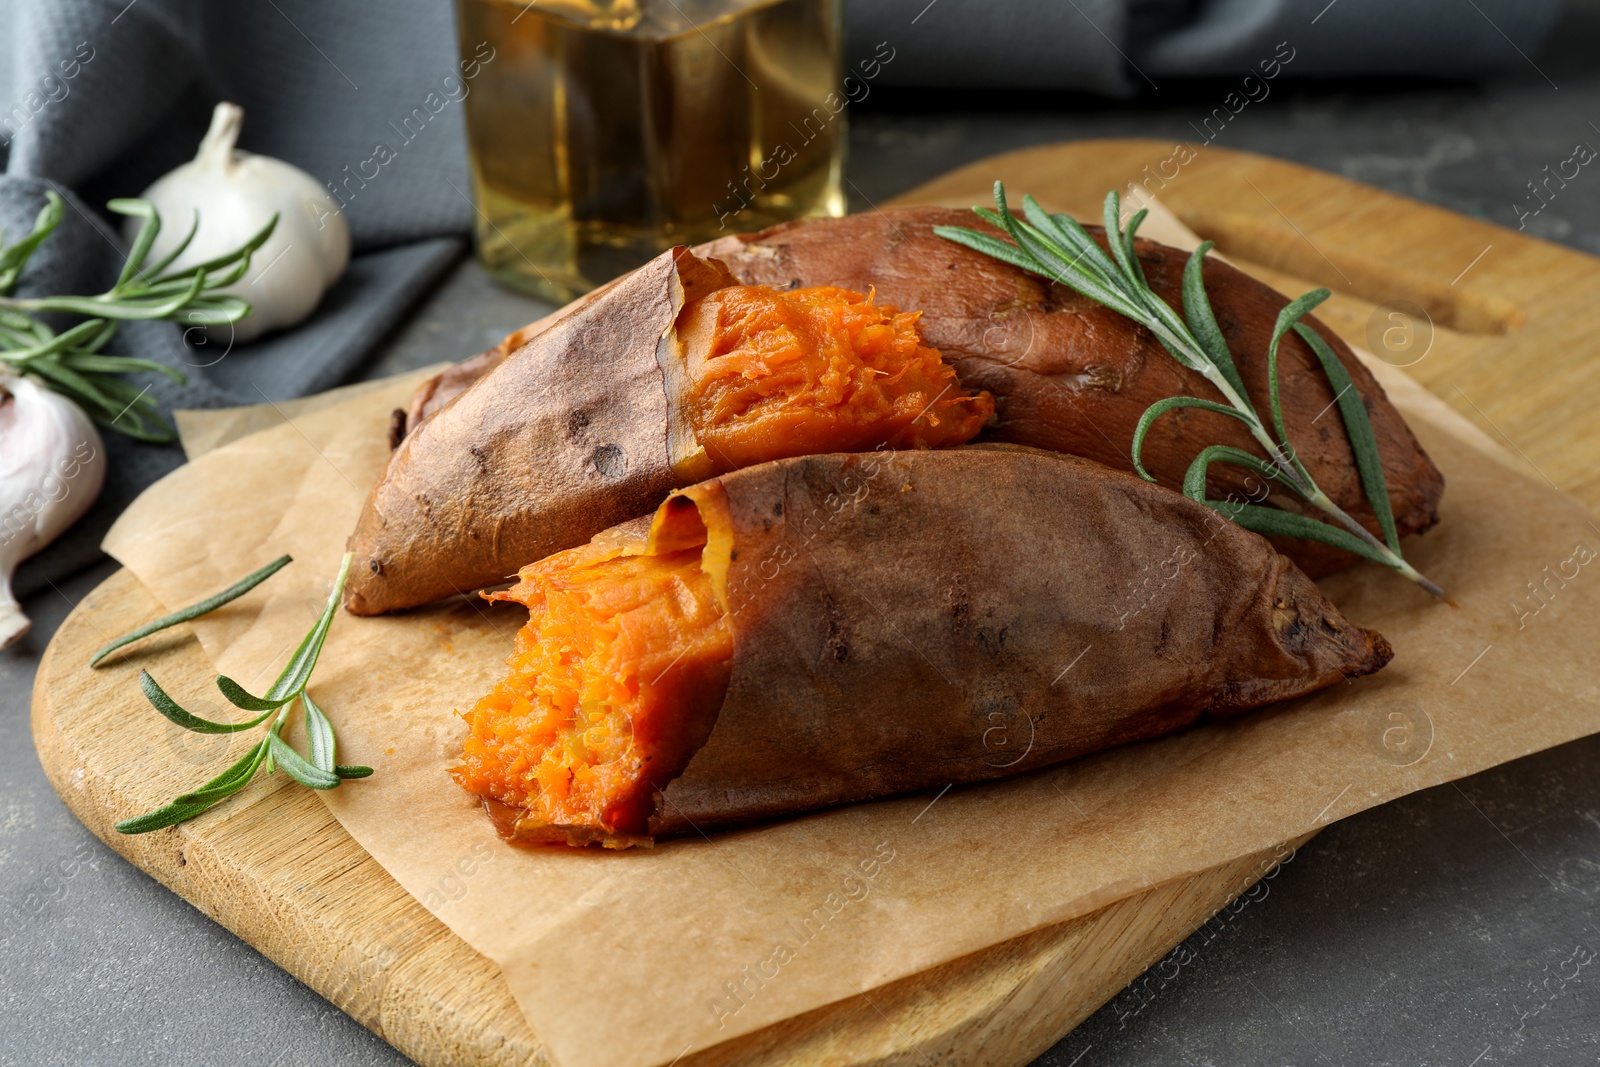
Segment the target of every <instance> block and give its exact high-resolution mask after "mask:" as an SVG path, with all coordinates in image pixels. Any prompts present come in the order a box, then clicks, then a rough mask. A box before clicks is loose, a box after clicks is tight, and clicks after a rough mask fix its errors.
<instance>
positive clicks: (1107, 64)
mask: <svg viewBox="0 0 1600 1067" xmlns="http://www.w3.org/2000/svg"><path fill="white" fill-rule="evenodd" d="M534 2H536V0H534ZM845 8H846V25H847V32H848V44H847V53H848V54H847V56H846V59H847V62H848V63H849V65H850V68H851V69H855V68H856V66H857V65H858V64H857V61H858V60H860V59H862V58H863V57H876V59H877V60H878V61H879V62H878V65H877V66H876V67H874V68H873V69H874V73H875V81H876V82H877V83H878V84H888V85H894V84H898V85H914V86H951V87H954V86H990V87H1011V88H1041V89H1073V90H1083V91H1089V92H1096V93H1101V94H1107V95H1113V96H1117V95H1127V94H1129V93H1131V92H1134V91H1137V90H1138V89H1139V88H1140V86H1141V85H1143V84H1145V83H1146V82H1148V83H1149V84H1150V85H1157V84H1158V83H1159V82H1160V81H1161V80H1163V79H1167V78H1173V77H1182V76H1189V75H1208V76H1209V75H1227V76H1235V75H1243V74H1246V73H1250V72H1251V71H1253V70H1255V69H1257V66H1258V64H1259V63H1261V62H1262V61H1266V60H1270V59H1272V58H1273V57H1274V56H1281V52H1280V48H1281V46H1282V43H1283V42H1288V46H1289V47H1290V48H1292V49H1293V50H1294V52H1295V58H1294V60H1293V66H1292V68H1289V73H1291V74H1292V75H1294V76H1303V75H1337V74H1402V75H1403V74H1423V75H1461V76H1472V75H1480V74H1483V73H1486V72H1489V71H1493V70H1496V69H1499V68H1501V67H1505V66H1507V65H1510V64H1516V63H1519V62H1522V57H1521V56H1520V55H1519V53H1518V49H1521V50H1522V51H1525V52H1531V51H1532V50H1533V48H1534V47H1535V46H1536V44H1537V43H1538V40H1539V38H1540V37H1541V36H1542V35H1543V34H1544V33H1545V32H1546V31H1547V30H1548V28H1549V26H1550V24H1551V22H1552V21H1553V19H1554V17H1555V15H1556V14H1557V12H1558V9H1559V2H1558V0H1474V2H1473V3H1470V4H1463V3H1460V2H1459V0H1405V2H1396V0H1333V2H1332V3H1328V2H1327V0H1307V2H1293V0H845ZM0 19H3V22H0V24H3V25H5V26H6V27H7V31H8V32H7V34H6V37H5V38H4V39H3V40H0V143H3V144H4V145H5V173H4V175H3V176H0V226H3V227H4V230H5V232H6V233H7V234H9V235H12V236H13V237H15V236H16V235H19V234H21V233H24V232H26V231H27V229H28V228H29V226H30V225H31V223H32V219H33V217H34V215H35V214H36V213H37V212H38V210H39V207H40V205H41V204H42V203H43V197H44V190H45V189H46V188H47V187H54V188H55V189H56V190H57V191H58V192H60V193H62V195H63V196H64V197H66V199H67V202H68V204H69V205H70V210H69V211H68V212H67V213H66V216H65V218H64V220H63V222H62V224H61V227H60V228H59V229H58V230H57V232H56V233H55V235H54V236H52V237H51V238H50V240H49V241H48V242H47V243H46V244H45V246H44V247H43V248H42V249H41V251H40V252H39V253H38V254H37V255H36V256H35V257H34V259H33V261H32V262H31V264H30V266H29V270H28V272H27V274H26V276H25V277H24V279H23V284H22V286H21V287H20V289H19V291H21V292H25V293H33V294H44V293H65V292H76V293H90V292H95V291H98V290H99V289H100V288H102V287H104V286H106V285H108V284H110V282H111V281H112V280H114V278H115V277H116V274H117V271H118V269H119V268H120V265H121V263H122V257H123V254H124V250H123V248H122V247H121V245H122V242H121V236H120V233H119V232H118V230H117V229H116V228H114V227H113V226H112V224H111V223H110V222H109V221H107V218H106V216H104V215H103V214H102V212H101V208H102V207H103V205H104V203H105V201H106V200H108V199H110V198H112V197H116V196H135V195H137V194H138V193H139V192H140V191H141V190H143V189H144V188H145V187H146V186H147V185H148V184H149V183H150V182H152V181H154V180H155V179H156V178H157V177H159V176H160V175H162V174H164V173H165V172H166V171H168V170H170V169H171V168H172V167H174V166H176V165H178V164H179V163H181V162H183V161H185V160H187V159H189V158H191V157H192V156H193V154H194V151H195V148H196V146H197V145H198V144H199V141H200V138H201V136H202V134H203V133H204V132H205V127H206V123H207V120H208V119H209V116H210V112H211V107H212V105H213V104H214V103H215V102H216V101H218V100H222V99H227V100H232V101H234V102H236V103H238V104H240V105H242V106H243V107H244V109H245V122H244V132H243V136H242V137H241V140H240V146H241V147H242V148H244V149H246V150H248V151H252V152H259V153H263V154H266V155H271V156H276V157H278V158H280V159H284V160H287V161H289V162H291V163H293V164H295V165H296V166H298V167H300V168H302V169H304V170H305V171H307V172H308V173H310V174H311V175H312V176H313V177H315V178H317V179H319V180H321V181H323V182H324V183H326V185H327V186H328V187H329V189H330V190H331V191H333V192H335V194H336V196H337V197H338V199H339V200H340V201H341V202H343V203H344V204H345V207H344V214H345V218H346V220H347V222H348V223H349V226H350V231H351V236H352V238H353V240H354V249H355V252H356V256H355V258H354V259H353V260H352V262H351V266H350V270H349V272H348V273H347V274H346V275H345V277H344V278H343V280H342V281H341V282H340V283H339V284H338V285H337V286H336V287H335V288H334V289H333V291H331V292H330V293H329V294H328V295H327V297H326V298H325V299H324V302H323V304H322V306H321V307H320V308H319V309H318V311H317V313H316V314H315V315H314V316H313V317H312V318H311V319H310V320H309V321H307V322H306V323H304V324H302V325H301V326H299V327H297V328H296V329H294V330H292V331H289V332H287V333H283V334H280V335H277V336H274V337H267V338H263V339H262V340H260V341H258V342H256V343H253V344H250V345H240V346H238V347H236V348H234V349H231V350H229V349H224V350H223V351H220V352H219V351H218V348H217V346H216V345H214V344H212V345H205V346H198V347H197V346H193V345H190V344H186V343H185V341H184V339H183V336H182V335H181V333H180V331H179V329H178V328H177V327H176V326H173V325H170V324H166V323H159V322H145V323H125V324H124V325H123V326H122V327H121V328H120V330H119V333H118V336H117V338H116V340H115V342H114V343H113V347H112V351H114V352H117V353H121V354H124V355H137V356H140V357H142V358H145V359H154V360H159V361H161V362H163V363H166V364H169V365H171V366H174V367H177V368H179V369H180V370H182V371H184V373H185V374H187V375H188V378H189V382H188V384H187V385H185V386H181V387H180V386H174V385H172V384H171V383H169V382H166V381H165V380H164V379H160V378H154V377H152V379H151V385H152V393H153V395H155V396H156V397H158V398H159V400H160V401H161V403H162V406H163V408H164V409H166V410H167V411H168V412H169V413H170V411H171V409H172V408H173V407H213V406H219V405H227V404H240V403H260V402H261V401H262V400H263V399H268V400H278V399H283V398H287V397H293V396H299V395H303V394H306V393H310V392H315V391H317V390H320V389H325V388H328V387H329V386H332V385H336V384H338V383H339V382H341V381H343V380H345V379H346V378H348V377H350V376H351V375H353V374H354V373H356V372H357V371H358V370H359V368H360V366H361V364H362V361H363V360H364V359H365V358H366V357H367V356H368V354H369V353H370V352H371V351H372V349H373V348H374V347H375V346H376V345H377V344H378V343H379V342H380V341H381V340H382V339H383V338H384V337H385V336H386V334H387V333H388V332H389V331H390V330H391V329H392V328H393V327H394V325H395V324H396V323H397V322H398V321H399V320H400V319H401V317H402V316H403V315H404V314H405V312H406V309H407V308H408V307H409V306H411V304H412V303H413V302H414V301H415V300H416V299H417V298H418V297H419V296H420V295H421V294H422V293H423V292H424V291H425V290H426V289H427V288H428V286H429V285H430V284H431V283H432V281H433V280H434V279H435V278H436V277H437V276H438V275H439V274H440V273H441V272H442V271H443V270H444V269H446V268H447V267H448V266H449V264H450V263H451V262H452V260H453V259H454V258H455V257H456V256H457V255H459V254H460V252H461V250H462V248H463V247H464V237H465V235H466V234H467V232H468V230H469V229H470V224H471V221H472V218H473V210H474V209H473V206H472V202H471V199H470V191H471V190H470V184H469V178H468V172H467V157H466V144H465V136H464V125H463V119H462V113H461V111H462V108H461V103H460V99H461V97H460V88H459V87H460V85H461V83H459V82H453V84H455V85H457V87H458V88H457V90H456V91H455V92H451V91H449V90H448V89H447V88H446V86H445V79H446V78H452V79H453V77H454V76H455V75H456V74H457V73H458V68H457V65H456V64H457V50H456V35H455V20H454V12H453V9H452V6H451V4H450V3H449V2H448V0H384V2H382V3H371V2H356V0H249V2H245V0H232V2H227V0H210V2H207V0H0ZM886 57H892V58H886ZM69 71H70V73H68V72H69ZM469 91H470V89H469ZM430 94H432V96H431V98H432V100H434V101H438V100H440V99H443V100H444V101H445V103H444V106H443V107H442V108H435V107H428V106H426V105H425V101H428V100H429V98H430ZM852 96H853V98H856V99H860V97H859V96H857V95H855V94H852ZM408 120H409V121H408ZM379 144H383V145H386V146H388V148H389V149H390V150H391V153H392V156H393V158H390V159H389V160H388V161H387V162H385V163H383V164H382V166H381V168H379V169H378V171H377V173H376V176H370V175H371V174H372V170H371V166H370V161H371V160H372V159H373V157H374V149H375V148H376V146H377V145H379ZM364 163H365V164H366V165H365V166H364V165H363V164H364ZM362 170H365V172H366V175H368V176H363V175H362V173H361V171H362ZM468 354H469V353H468V352H466V351H459V352H458V351H445V352H440V353H439V355H440V358H454V357H461V356H465V355H468ZM106 444H107V450H108V452H109V455H110V463H111V467H110V471H109V475H108V478H107V482H106V488H105V491H104V493H103V495H102V497H101V499H100V501H99V502H98V503H97V504H96V506H95V508H94V509H93V510H92V511H91V512H90V514H89V515H88V516H86V517H85V519H84V520H83V521H82V522H80V523H79V524H78V525H77V526H76V527H75V528H74V529H73V530H72V531H71V532H69V533H68V535H67V536H65V537H63V538H62V539H60V540H59V541H57V542H56V543H55V544H54V545H52V546H51V547H50V548H48V549H46V550H45V551H44V552H43V553H41V554H40V555H38V556H36V557H34V558H33V559H32V560H30V561H28V562H26V563H24V564H23V566H22V569H21V571H20V573H19V574H18V576H17V582H16V584H17V590H18V593H19V594H20V595H26V594H27V593H29V592H32V591H36V590H37V589H39V588H42V587H43V586H44V585H45V583H46V582H49V581H55V580H58V579H59V578H61V577H63V576H65V575H66V574H68V573H70V572H71V571H73V570H74V569H77V568H79V567H82V566H84V565H85V564H87V563H89V562H92V561H93V560H94V559H95V558H97V556H98V544H99V540H100V537H101V535H102V534H103V533H104V531H105V529H106V528H107V527H108V526H109V525H110V523H111V521H112V520H113V519H114V518H115V517H116V515H117V514H118V513H119V512H120V511H121V510H122V508H123V507H125V506H126V504H127V503H128V501H130V500H131V499H132V498H133V497H134V496H135V495H136V494H137V493H138V492H139V491H140V490H142V489H143V488H144V487H145V486H147V485H149V484H150V483H151V482H152V481H154V480H155V479H156V478H158V477H160V476H161V475H162V474H165V473H166V472H167V471H169V470H171V469H172V468H173V467H175V466H177V465H178V464H179V463H181V462H182V454H181V452H180V451H179V450H178V449H177V448H176V447H163V446H155V445H145V444H139V443H136V442H133V441H131V440H128V439H127V438H124V437H121V436H119V435H117V434H116V433H114V432H109V431H108V432H107V433H106Z"/></svg>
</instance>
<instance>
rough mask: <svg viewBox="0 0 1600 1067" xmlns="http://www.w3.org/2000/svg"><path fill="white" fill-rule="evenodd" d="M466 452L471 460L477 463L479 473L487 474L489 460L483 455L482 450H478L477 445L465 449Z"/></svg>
mask: <svg viewBox="0 0 1600 1067" xmlns="http://www.w3.org/2000/svg"><path fill="white" fill-rule="evenodd" d="M467 451H468V452H471V453H472V458H473V459H475V460H477V461H478V470H479V472H480V473H482V474H488V473H489V460H488V457H486V456H485V455H484V454H483V449H481V448H479V447H478V446H477V445H473V446H472V447H471V448H469V449H467Z"/></svg>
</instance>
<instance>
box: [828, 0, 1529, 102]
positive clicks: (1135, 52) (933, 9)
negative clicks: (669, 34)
mask: <svg viewBox="0 0 1600 1067" xmlns="http://www.w3.org/2000/svg"><path fill="white" fill-rule="evenodd" d="M845 10H846V32H847V36H848V42H849V44H848V48H849V53H850V55H852V56H872V55H874V54H875V49H878V48H879V46H880V45H883V46H886V47H887V48H889V49H892V50H893V53H892V54H893V57H894V58H893V59H892V60H891V61H890V62H888V63H884V64H882V66H881V70H878V69H877V68H874V73H876V74H877V77H876V78H875V79H874V81H875V82H876V83H877V84H880V85H905V86H938V87H948V88H1018V89H1068V90H1079V91H1085V92H1091V93H1099V94H1103V95H1107V96H1127V95H1130V94H1132V93H1134V92H1137V91H1139V90H1140V89H1141V88H1142V89H1146V90H1149V89H1158V88H1159V87H1160V83H1161V82H1162V81H1163V80H1165V79H1168V78H1186V77H1242V76H1243V75H1246V74H1251V73H1257V72H1258V71H1259V70H1260V66H1259V65H1260V63H1261V62H1263V61H1268V62H1270V61H1272V60H1273V59H1274V58H1275V57H1277V58H1280V59H1281V56H1280V54H1279V52H1278V48H1279V45H1280V44H1282V43H1287V45H1288V47H1289V48H1290V49H1292V50H1293V54H1294V60H1293V64H1292V66H1290V67H1287V68H1286V69H1285V73H1287V74H1291V75H1292V76H1294V77H1300V78H1304V77H1341V76H1342V77H1348V76H1371V75H1388V76H1395V77H1461V78H1471V77H1479V76H1481V75H1484V74H1489V73H1493V72H1495V71H1498V70H1503V69H1506V68H1508V67H1513V66H1515V65H1517V64H1519V63H1525V62H1526V59H1525V58H1524V56H1523V55H1522V54H1521V53H1531V52H1532V51H1533V50H1534V49H1535V48H1536V47H1537V46H1538V44H1539V41H1540V40H1541V39H1543V37H1544V35H1545V34H1546V33H1547V32H1548V31H1549V29H1550V26H1551V24H1552V23H1553V22H1554V21H1555V18H1556V16H1557V15H1558V14H1559V13H1560V10H1561V2H1560V0H1473V2H1472V3H1465V2H1463V0H1332V2H1331V3H1330V2H1329V0H932V2H930V0H847V2H846V5H845ZM1519 49H1520V50H1521V51H1520V52H1519V51H1518V50H1519ZM883 54H884V53H883V52H878V53H877V56H878V58H879V59H880V60H881V59H882V57H883Z"/></svg>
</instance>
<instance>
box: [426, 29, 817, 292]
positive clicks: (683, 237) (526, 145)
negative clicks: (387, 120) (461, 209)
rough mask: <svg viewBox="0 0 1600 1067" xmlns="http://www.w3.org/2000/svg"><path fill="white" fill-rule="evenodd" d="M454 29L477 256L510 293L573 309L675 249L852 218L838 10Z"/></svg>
mask: <svg viewBox="0 0 1600 1067" xmlns="http://www.w3.org/2000/svg"><path fill="white" fill-rule="evenodd" d="M457 14H458V18H459V22H460V36H461V54H462V56H463V60H464V61H472V62H474V63H475V64H476V66H475V68H474V70H475V75H476V76H475V77H474V78H473V81H472V88H471V92H470V93H469V94H468V96H467V97H466V100H465V106H466V112H467V130H468V142H469V146H470V152H471V162H472V177H473V185H474V192H475V195H476V200H477V204H476V207H477V245H478V254H479V257H480V258H481V260H482V261H483V263H484V265H485V266H486V267H487V268H488V269H489V270H490V271H491V272H493V273H494V274H495V275H496V276H497V277H499V278H500V279H502V280H503V281H505V282H507V283H509V284H512V285H515V286H517V287H519V288H521V289H525V290H527V291H529V292H532V293H534V294H536V295H538V296H541V297H544V298H546V299H549V300H557V301H565V300H568V299H570V298H571V297H572V296H574V295H576V294H578V293H581V292H584V291H586V290H588V289H591V288H593V287H594V286H595V285H597V284H599V283H601V282H604V281H606V280H608V279H610V278H613V277H615V276H616V275H618V274H620V273H622V272H623V271H626V270H629V269H631V268H633V267H635V266H638V265H639V264H640V263H642V262H644V261H645V260H646V259H649V258H650V257H651V256H653V255H655V254H656V253H658V252H660V251H662V250H663V249H665V248H668V247H671V246H672V245H674V244H692V243H694V242H697V241H703V240H708V239H710V238H713V237H716V236H718V235H721V234H728V233H739V232H743V231H748V230H756V229H760V228H762V227H764V226H769V225H771V224H773V223H775V222H780V221H784V220H787V219H792V218H798V217H801V216H807V215H840V214H843V213H844V196H843V193H842V191H841V182H842V170H843V164H844V149H845V142H846V115H845V105H846V103H847V97H846V93H845V90H844V87H843V86H842V84H841V81H840V73H841V72H840V60H839V56H840V38H841V34H840V25H839V0H537V2H533V3H530V2H528V0H457ZM486 57H487V58H486Z"/></svg>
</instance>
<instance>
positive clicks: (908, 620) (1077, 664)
mask: <svg viewBox="0 0 1600 1067" xmlns="http://www.w3.org/2000/svg"><path fill="white" fill-rule="evenodd" d="M717 482H718V483H719V484H720V491H721V492H722V493H724V494H725V498H726V501H727V505H728V509H729V513H730V514H731V517H732V524H733V550H732V561H731V564H730V566H729V570H728V580H727V589H726V592H727V598H728V611H729V616H728V617H729V620H730V624H731V626H732V630H733V642H734V645H733V659H732V668H731V676H730V679H729V682H728V689H727V695H726V697H725V699H724V700H723V702H722V705H721V708H720V711H717V712H715V714H714V721H712V722H710V723H709V724H697V729H698V728H704V727H705V726H706V725H709V736H708V740H707V741H706V743H705V745H704V746H703V747H702V748H700V749H699V751H698V752H696V754H695V755H694V756H693V757H692V758H691V759H690V761H689V763H688V765H687V767H686V768H685V769H684V772H683V774H682V775H681V776H680V777H678V778H676V779H674V780H673V781H672V782H670V783H669V784H668V785H667V787H666V788H665V789H664V790H661V791H659V792H658V794H657V803H656V807H655V813H654V815H653V817H652V820H651V830H652V832H653V833H654V834H655V835H657V836H671V835H675V834H683V833H692V832H697V831H700V830H705V829H709V828H711V827H723V826H731V825H736V824H739V823H747V822H752V821H757V820H762V819H768V818H774V817H779V816H785V815H792V814H796V813H799V812H804V811H809V810H814V809H818V808H823V807H830V806H833V805H838V804H845V803H851V802H854V801H859V800H864V799H868V798H872V797H880V796H887V795H891V794H896V793H905V792H913V791H918V790H925V789H940V788H943V787H944V786H946V785H949V784H951V783H963V782H973V781H981V780H985V779H991V778H997V777H1001V776H1003V775H1007V774H1014V773H1019V772H1022V771H1027V770H1031V769H1033V768H1036V767H1041V766H1044V765H1047V764H1051V763H1056V762H1059V761H1062V760H1066V759H1070V758H1073V757H1076V756H1081V755H1084V754H1087V753H1090V752H1095V751H1098V750H1101V749H1105V748H1109V747H1112V746H1115V745H1120V744H1125V743H1128V742H1131V741H1136V740H1140V739H1144V738H1149V737H1154V736H1157V735H1160V734H1164V733H1168V732H1171V731H1174V730H1178V729H1182V728H1184V727H1187V726H1190V725H1193V724H1195V723H1196V722H1198V721H1200V720H1202V719H1204V718H1206V717H1208V716H1217V717H1221V716H1228V715H1233V714H1237V713H1239V712H1242V711H1246V710H1248V709H1251V708H1256V707H1260V706H1261V705H1264V704H1268V703H1271V702H1274V701H1278V700H1284V699H1288V698H1291V697H1295V696H1300V695H1302V694H1305V693H1309V692H1312V691H1314V690H1316V689H1320V688H1322V687H1324V686H1327V685H1331V684H1333V683H1335V682H1337V681H1340V680H1341V679H1343V678H1346V677H1354V676H1358V675H1362V674H1368V673H1371V672H1373V671H1376V670H1378V669H1379V668H1381V667H1382V666H1383V665H1384V664H1385V663H1387V662H1388V660H1389V659H1390V657H1391V655H1392V653H1391V651H1390V649H1389V646H1388V643H1387V642H1386V641H1385V640H1384V639H1383V637H1382V636H1381V635H1379V634H1376V633H1373V632H1371V631H1367V630H1363V629H1361V628H1359V627H1356V626H1354V625H1352V624H1350V623H1349V622H1347V621H1346V620H1345V619H1344V618H1343V617H1342V616H1341V615H1340V614H1339V612H1338V610H1337V609H1336V608H1335V607H1334V606H1333V605H1332V604H1330V603H1329V602H1328V601H1327V600H1326V599H1325V598H1323V597H1322V595H1321V594H1320V593H1319V592H1318V591H1317V588H1316V586H1315V585H1314V584H1313V583H1312V582H1311V580H1310V579H1308V578H1307V577H1306V576H1305V575H1304V574H1303V573H1301V572H1300V571H1299V570H1298V569H1297V568H1296V567H1295V566H1294V565H1293V564H1292V563H1291V562H1290V561H1289V560H1287V559H1285V558H1284V557H1283V556H1281V555H1279V554H1278V553H1277V552H1276V551H1274V550H1273V549H1272V547H1271V546H1270V545H1269V544H1268V543H1267V542H1266V541H1265V540H1264V539H1262V538H1260V537H1258V536H1256V535H1255V534H1252V533H1249V532H1248V531H1246V530H1243V529H1241V528H1239V527H1237V526H1234V525H1232V524H1230V523H1227V522H1225V521H1223V520H1221V519H1220V517H1219V516H1217V514H1216V513H1215V512H1214V511H1212V510H1211V509H1209V508H1206V507H1204V506H1202V505H1200V504H1197V503H1195V502H1193V501H1191V500H1189V499H1188V498H1186V497H1183V496H1182V495H1180V494H1178V493H1174V492H1172V491H1170V490H1166V489H1162V488H1160V487H1158V486H1153V485H1150V484H1149V483H1146V482H1143V481H1141V480H1139V479H1138V478H1135V477H1133V476H1130V475H1125V474H1122V473H1119V472H1115V471H1112V470H1109V469H1107V468H1106V467H1103V466H1101V465H1098V464H1095V463H1090V462H1087V461H1084V460H1079V459H1074V458H1072V457H1067V456H1062V455H1058V454H1053V453H1046V452H1041V451H1037V450H1033V449H1021V448H1012V447H1005V446H998V447H975V448H964V449H955V450H951V451H945V452H904V453H888V452H880V453H874V454H870V455H855V456H845V455H827V456H812V457H804V458H800V459H791V460H781V461H778V462H774V463H766V464H762V465H760V466H757V467H751V468H746V469H744V470H741V471H735V472H733V473H731V474H727V475H723V476H722V477H721V478H719V479H717ZM690 492H693V490H691V491H690ZM705 714H706V715H707V716H708V717H710V716H711V715H712V713H711V712H709V711H708V712H706V713H705Z"/></svg>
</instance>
